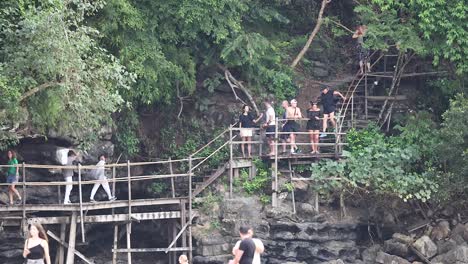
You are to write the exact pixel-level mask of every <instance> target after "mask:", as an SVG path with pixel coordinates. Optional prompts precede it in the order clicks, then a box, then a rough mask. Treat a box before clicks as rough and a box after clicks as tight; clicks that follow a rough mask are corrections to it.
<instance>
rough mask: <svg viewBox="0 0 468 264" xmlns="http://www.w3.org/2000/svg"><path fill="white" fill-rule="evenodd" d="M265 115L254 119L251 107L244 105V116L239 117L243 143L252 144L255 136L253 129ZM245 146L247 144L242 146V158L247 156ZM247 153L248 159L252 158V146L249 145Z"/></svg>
mask: <svg viewBox="0 0 468 264" xmlns="http://www.w3.org/2000/svg"><path fill="white" fill-rule="evenodd" d="M262 116H263V114H261V115H260V116H259V117H258V118H257V119H254V117H253V116H252V114H250V107H249V106H248V105H244V106H243V107H242V114H241V115H240V116H239V129H240V136H241V138H242V142H250V141H252V135H253V129H252V128H253V127H254V126H255V124H256V123H257V122H258V121H259V120H260V118H262ZM245 145H246V143H242V144H241V150H242V157H244V158H245V157H246V156H245ZM247 153H248V157H249V158H250V157H251V153H252V144H251V143H247Z"/></svg>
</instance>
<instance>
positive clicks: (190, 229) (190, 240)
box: [188, 137, 232, 263]
mask: <svg viewBox="0 0 468 264" xmlns="http://www.w3.org/2000/svg"><path fill="white" fill-rule="evenodd" d="M231 138H232V137H231ZM189 174H190V176H189V217H188V221H189V222H188V239H189V241H188V244H189V261H190V263H193V258H192V257H193V254H192V155H190V156H189Z"/></svg>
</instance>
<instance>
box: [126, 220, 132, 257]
mask: <svg viewBox="0 0 468 264" xmlns="http://www.w3.org/2000/svg"><path fill="white" fill-rule="evenodd" d="M126 229H127V263H128V264H132V252H131V250H130V249H131V248H132V242H131V236H132V222H128V223H127V224H126Z"/></svg>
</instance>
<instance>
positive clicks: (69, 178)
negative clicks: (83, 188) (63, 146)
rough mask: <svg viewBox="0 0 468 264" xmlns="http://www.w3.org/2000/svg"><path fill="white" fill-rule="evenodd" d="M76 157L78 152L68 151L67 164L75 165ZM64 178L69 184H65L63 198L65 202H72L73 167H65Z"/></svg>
mask: <svg viewBox="0 0 468 264" xmlns="http://www.w3.org/2000/svg"><path fill="white" fill-rule="evenodd" d="M75 159H76V153H75V152H74V151H73V150H70V151H68V155H67V166H73V162H74V161H75ZM62 172H63V179H64V180H65V182H66V183H68V184H67V185H65V198H64V199H63V204H70V203H71V202H70V193H71V191H72V189H73V184H72V182H73V169H70V168H67V169H63V170H62Z"/></svg>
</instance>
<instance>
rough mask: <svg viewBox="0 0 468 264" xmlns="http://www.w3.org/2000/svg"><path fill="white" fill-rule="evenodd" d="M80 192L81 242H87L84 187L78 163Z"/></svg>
mask: <svg viewBox="0 0 468 264" xmlns="http://www.w3.org/2000/svg"><path fill="white" fill-rule="evenodd" d="M78 190H79V195H80V196H79V197H80V219H81V221H80V222H81V241H83V243H84V242H85V229H84V217H83V187H82V186H81V164H80V163H78Z"/></svg>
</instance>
